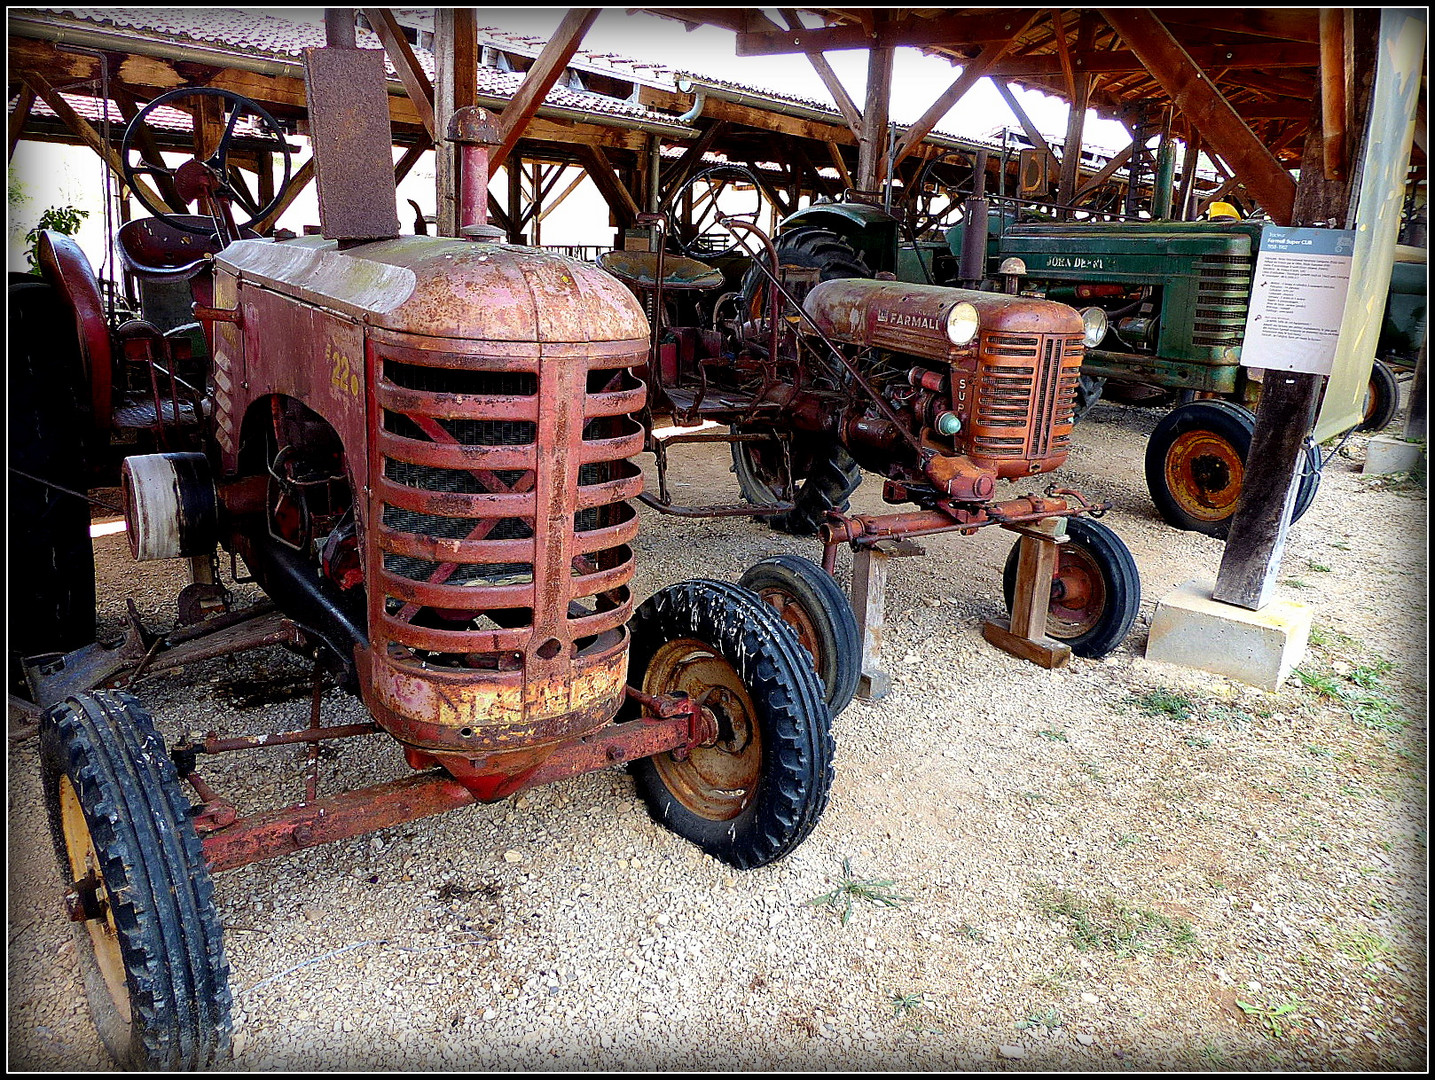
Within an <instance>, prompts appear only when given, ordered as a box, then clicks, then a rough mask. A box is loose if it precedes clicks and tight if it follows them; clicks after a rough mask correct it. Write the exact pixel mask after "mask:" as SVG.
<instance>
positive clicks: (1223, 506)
mask: <svg viewBox="0 0 1435 1080" xmlns="http://www.w3.org/2000/svg"><path fill="white" fill-rule="evenodd" d="M1245 473H1246V467H1245V462H1243V461H1242V460H1241V456H1240V454H1238V453H1237V452H1236V448H1235V447H1234V446H1232V445H1231V444H1230V443H1229V442H1228V441H1226V440H1225V439H1223V438H1221V437H1220V436H1219V435H1215V434H1213V433H1212V432H1209V431H1188V432H1186V433H1185V434H1183V435H1181V436H1179V437H1178V438H1177V439H1176V441H1175V442H1173V443H1172V444H1171V449H1170V451H1169V452H1168V453H1167V455H1166V488H1167V490H1168V491H1170V492H1171V496H1172V498H1174V499H1175V500H1176V502H1177V504H1179V506H1180V507H1181V509H1182V510H1183V511H1185V512H1186V513H1187V514H1189V515H1190V516H1191V517H1193V518H1196V519H1197V520H1199V521H1223V520H1225V519H1226V518H1228V517H1230V516H1231V514H1232V513H1233V512H1234V511H1235V509H1236V499H1237V498H1238V497H1239V496H1240V493H1241V486H1242V484H1243V483H1244V481H1245Z"/></svg>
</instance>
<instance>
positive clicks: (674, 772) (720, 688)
mask: <svg viewBox="0 0 1435 1080" xmlns="http://www.w3.org/2000/svg"><path fill="white" fill-rule="evenodd" d="M676 691H683V692H685V693H687V694H688V695H689V696H690V697H692V698H693V699H694V700H695V701H697V702H699V703H700V704H701V705H702V707H703V708H704V709H706V710H708V711H709V712H711V714H712V715H713V718H714V719H715V720H716V722H717V737H716V739H715V740H714V741H713V742H711V743H709V744H706V745H703V746H696V747H693V748H692V749H691V750H690V751H689V752H688V753H687V754H686V756H685V757H683V758H682V760H679V759H678V758H677V756H675V755H674V754H672V753H666V754H661V755H659V756H658V757H656V758H654V759H653V760H654V763H655V765H656V767H657V770H658V773H659V775H660V776H661V777H662V780H663V783H664V784H665V785H667V788H668V790H669V791H671V792H672V793H673V795H674V796H675V797H676V798H677V799H678V801H679V802H681V803H682V804H683V806H684V807H686V808H687V809H688V810H690V811H692V812H693V813H694V814H697V815H698V816H700V817H705V818H707V819H709V820H711V821H729V820H731V819H732V818H735V817H737V816H738V814H740V813H742V811H743V810H744V809H746V808H747V805H748V804H749V803H750V802H751V801H752V797H753V793H754V791H755V789H756V787H757V783H758V779H759V777H760V775H761V769H762V739H761V736H760V734H759V732H758V726H757V720H756V711H755V709H754V707H753V704H752V699H751V698H750V697H749V696H748V693H747V689H746V688H745V687H744V686H743V684H742V677H741V676H740V675H738V673H737V671H736V670H734V669H733V667H732V665H731V664H729V663H728V662H727V661H726V660H724V659H723V658H722V657H721V656H719V655H718V654H717V653H715V652H714V651H713V649H712V648H711V647H710V646H708V645H707V644H705V643H704V642H701V641H698V640H696V639H694V638H680V639H678V640H675V641H669V642H667V643H665V644H664V645H663V646H662V647H661V648H659V649H658V651H657V653H656V655H654V657H653V660H652V663H651V664H649V666H648V671H647V674H646V676H645V677H644V680H643V692H644V693H646V694H652V695H655V696H656V695H660V694H671V693H674V692H676Z"/></svg>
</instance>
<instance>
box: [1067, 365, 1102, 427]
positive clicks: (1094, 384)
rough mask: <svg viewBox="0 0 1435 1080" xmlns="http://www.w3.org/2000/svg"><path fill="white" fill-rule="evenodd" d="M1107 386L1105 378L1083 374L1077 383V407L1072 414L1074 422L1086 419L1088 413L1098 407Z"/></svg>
mask: <svg viewBox="0 0 1435 1080" xmlns="http://www.w3.org/2000/svg"><path fill="white" fill-rule="evenodd" d="M1105 386H1106V380H1105V379H1098V378H1096V376H1094V375H1082V376H1081V377H1080V379H1079V380H1078V381H1077V384H1076V409H1075V411H1074V412H1073V413H1072V414H1071V422H1072V423H1073V424H1075V423H1080V422H1081V421H1082V420H1083V419H1085V417H1086V414H1087V413H1089V412H1091V410H1092V409H1094V408H1095V407H1096V403H1097V402H1098V401H1100V400H1101V391H1102V390H1103V389H1104V388H1105Z"/></svg>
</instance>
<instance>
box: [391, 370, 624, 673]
mask: <svg viewBox="0 0 1435 1080" xmlns="http://www.w3.org/2000/svg"><path fill="white" fill-rule="evenodd" d="M500 349H502V347H501V346H500V347H498V348H495V350H494V351H495V352H499V350H500ZM578 350H579V347H578V346H561V347H558V348H557V349H556V350H555V349H554V348H553V347H548V346H528V347H526V351H527V354H526V355H524V354H521V352H520V351H519V350H514V351H513V353H512V354H508V353H500V354H499V355H469V354H457V353H441V352H428V351H423V350H418V349H412V348H407V347H401V346H398V345H378V346H377V347H376V370H377V373H378V379H377V383H376V390H375V404H376V416H377V421H378V422H377V430H376V454H375V460H376V463H377V468H376V470H375V473H376V475H375V480H374V489H373V493H372V498H373V509H374V512H373V513H372V514H371V515H370V520H371V522H372V528H373V533H374V536H373V543H371V544H370V556H369V558H370V580H371V581H372V582H374V583H375V587H373V588H372V589H371V599H370V604H371V620H370V622H371V626H372V627H373V628H374V633H373V640H374V645H375V648H376V649H379V650H382V651H383V654H384V655H385V656H386V658H387V660H388V661H389V662H390V663H391V664H394V665H395V666H397V667H399V668H407V669H410V670H417V671H432V670H434V669H440V670H444V669H447V670H451V671H455V672H457V671H462V670H468V671H475V670H479V671H483V670H486V671H490V672H495V673H498V672H519V671H523V672H527V673H528V674H530V675H531V674H532V673H533V670H534V669H541V670H542V671H543V672H544V674H545V677H546V678H549V679H551V680H552V681H554V682H555V683H561V682H562V678H563V676H562V672H563V670H566V668H565V665H570V666H571V665H572V664H573V663H574V662H576V661H578V660H580V659H581V658H583V657H584V656H585V655H586V654H587V653H589V652H590V651H593V650H609V649H611V648H612V646H613V643H614V640H615V637H614V635H615V634H616V635H617V639H616V640H619V641H621V639H622V627H623V626H624V625H625V624H626V622H627V621H628V617H629V614H630V609H631V605H632V598H631V595H630V593H629V589H628V582H629V581H630V580H631V579H632V575H633V553H632V549H631V547H629V544H630V543H631V541H632V540H633V538H634V536H635V535H636V534H637V514H636V513H635V512H634V510H633V508H632V507H631V506H630V505H629V504H628V503H627V501H626V500H627V499H629V498H632V497H633V496H635V495H637V494H638V492H639V491H641V490H642V483H643V480H642V473H641V471H640V470H639V469H638V467H637V466H636V465H635V464H633V463H632V462H631V461H630V460H629V459H630V458H631V457H632V456H633V455H635V454H636V453H637V452H638V451H639V450H641V448H642V431H641V428H640V427H639V425H638V424H637V422H636V421H635V420H634V418H633V414H634V413H636V412H637V411H638V410H639V409H640V408H641V407H642V404H643V400H644V395H645V387H644V386H643V384H642V383H641V382H639V381H638V380H637V379H636V378H634V377H633V375H632V374H631V372H630V371H629V370H628V369H629V367H630V366H631V365H633V364H635V363H638V362H639V361H640V360H641V357H639V356H633V355H623V356H616V357H615V356H603V355H596V356H594V355H584V354H581V353H580V352H579V351H578ZM589 351H590V352H591V351H592V350H591V349H590V350H589Z"/></svg>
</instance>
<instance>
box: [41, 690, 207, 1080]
mask: <svg viewBox="0 0 1435 1080" xmlns="http://www.w3.org/2000/svg"><path fill="white" fill-rule="evenodd" d="M40 766H41V774H40V778H41V786H42V790H43V792H44V798H45V809H46V811H47V814H48V816H49V821H50V834H51V837H52V838H53V840H54V844H55V855H56V857H57V859H58V860H59V864H60V872H61V874H62V875H63V876H64V879H65V882H66V905H67V908H68V909H69V913H70V917H71V919H72V920H74V924H75V931H76V936H77V939H78V940H77V942H76V946H77V947H76V954H77V955H78V957H79V964H80V968H81V973H82V975H83V979H84V985H85V993H86V996H87V997H88V998H89V1002H90V1012H91V1014H92V1015H93V1017H94V1021H95V1026H96V1027H97V1028H98V1029H99V1033H100V1038H101V1040H102V1041H103V1042H104V1044H105V1048H106V1049H107V1050H109V1052H110V1053H111V1054H112V1055H113V1056H114V1058H115V1060H116V1061H118V1062H119V1063H120V1064H121V1065H123V1066H125V1067H127V1068H131V1069H145V1070H161V1069H165V1070H169V1069H187V1070H188V1069H204V1068H209V1067H211V1066H213V1065H214V1064H216V1063H217V1062H220V1061H221V1060H222V1059H224V1058H226V1057H227V1056H228V1053H229V1040H230V991H229V967H228V965H227V964H226V963H225V960H224V948H223V939H222V930H221V927H220V922H219V915H218V913H217V911H216V910H215V905H214V886H213V884H212V882H211V880H210V876H209V870H208V868H207V866H206V864H205V861H204V852H203V850H202V848H201V847H200V842H199V837H198V835H197V834H196V832H195V829H194V822H193V821H192V819H191V818H190V807H189V801H188V800H187V799H186V798H185V797H184V794H183V792H182V791H181V790H180V781H179V775H178V773H176V771H175V768H174V765H173V763H172V762H171V761H170V759H169V757H168V756H167V755H166V753H165V748H164V743H163V742H162V741H161V740H160V737H159V735H158V734H157V733H156V732H155V729H154V723H153V721H151V719H150V717H149V714H148V713H146V712H145V711H144V709H143V708H142V707H141V706H140V704H139V702H138V701H136V700H135V699H134V698H133V697H131V696H130V695H129V694H124V693H120V692H110V691H97V692H95V693H91V694H77V695H75V696H74V697H71V698H69V699H67V700H65V701H63V702H61V703H59V704H57V705H54V706H52V707H51V708H50V709H48V710H47V711H46V712H45V714H44V715H43V716H42V718H41V721H40Z"/></svg>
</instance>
